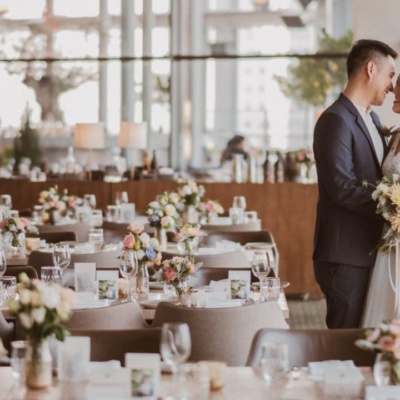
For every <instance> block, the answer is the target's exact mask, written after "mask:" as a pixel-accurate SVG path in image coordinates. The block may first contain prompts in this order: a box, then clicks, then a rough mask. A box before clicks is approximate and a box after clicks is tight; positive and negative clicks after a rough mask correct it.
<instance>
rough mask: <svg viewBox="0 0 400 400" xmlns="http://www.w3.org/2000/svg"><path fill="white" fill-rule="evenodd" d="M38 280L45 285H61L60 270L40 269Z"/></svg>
mask: <svg viewBox="0 0 400 400" xmlns="http://www.w3.org/2000/svg"><path fill="white" fill-rule="evenodd" d="M40 279H41V280H42V282H43V283H44V284H45V285H52V284H54V283H56V284H57V285H61V274H60V269H59V268H57V267H42V268H41V269H40Z"/></svg>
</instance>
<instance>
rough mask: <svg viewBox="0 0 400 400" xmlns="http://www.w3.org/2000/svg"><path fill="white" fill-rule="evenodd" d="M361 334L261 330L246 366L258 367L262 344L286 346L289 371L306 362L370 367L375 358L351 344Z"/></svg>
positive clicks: (344, 330) (355, 330)
mask: <svg viewBox="0 0 400 400" xmlns="http://www.w3.org/2000/svg"><path fill="white" fill-rule="evenodd" d="M362 332H364V330H363V329H329V330H328V329H323V330H322V329H321V330H280V329H262V330H260V331H259V332H257V334H256V336H255V337H254V340H253V343H252V345H251V350H250V353H249V357H248V359H247V366H249V367H258V366H259V365H260V360H261V355H262V354H261V353H262V346H263V343H265V342H273V343H287V344H288V345H289V363H290V367H294V366H298V367H306V366H307V365H308V363H309V362H313V361H326V360H342V361H344V360H353V361H354V364H355V365H356V366H358V367H365V366H370V367H371V366H373V365H374V360H375V355H374V354H372V353H370V352H368V351H365V350H361V349H360V348H358V347H357V346H356V345H355V344H354V343H355V341H356V340H357V339H359V338H360V335H361V333H362Z"/></svg>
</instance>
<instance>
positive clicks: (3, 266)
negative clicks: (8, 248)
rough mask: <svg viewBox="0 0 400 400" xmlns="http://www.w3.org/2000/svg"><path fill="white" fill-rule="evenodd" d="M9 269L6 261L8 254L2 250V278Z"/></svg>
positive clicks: (0, 252) (0, 255) (0, 265)
mask: <svg viewBox="0 0 400 400" xmlns="http://www.w3.org/2000/svg"><path fill="white" fill-rule="evenodd" d="M6 269H7V259H6V252H5V251H3V250H1V251H0V276H3V275H4V272H6Z"/></svg>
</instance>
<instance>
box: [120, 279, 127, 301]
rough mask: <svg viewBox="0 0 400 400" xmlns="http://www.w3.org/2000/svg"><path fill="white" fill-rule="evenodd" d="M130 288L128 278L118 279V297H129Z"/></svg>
mask: <svg viewBox="0 0 400 400" xmlns="http://www.w3.org/2000/svg"><path fill="white" fill-rule="evenodd" d="M128 288H129V281H128V280H127V279H123V278H120V279H118V298H119V299H127V298H128Z"/></svg>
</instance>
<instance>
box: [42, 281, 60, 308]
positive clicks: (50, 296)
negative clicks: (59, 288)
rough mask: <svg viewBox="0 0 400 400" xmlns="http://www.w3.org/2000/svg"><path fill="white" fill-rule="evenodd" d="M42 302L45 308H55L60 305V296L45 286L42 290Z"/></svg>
mask: <svg viewBox="0 0 400 400" xmlns="http://www.w3.org/2000/svg"><path fill="white" fill-rule="evenodd" d="M42 302H43V305H44V306H45V307H47V308H50V309H52V308H56V307H57V306H58V304H59V303H60V295H59V294H58V293H57V292H56V291H55V290H54V289H53V288H52V287H51V286H47V287H45V288H44V289H43V290H42Z"/></svg>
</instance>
